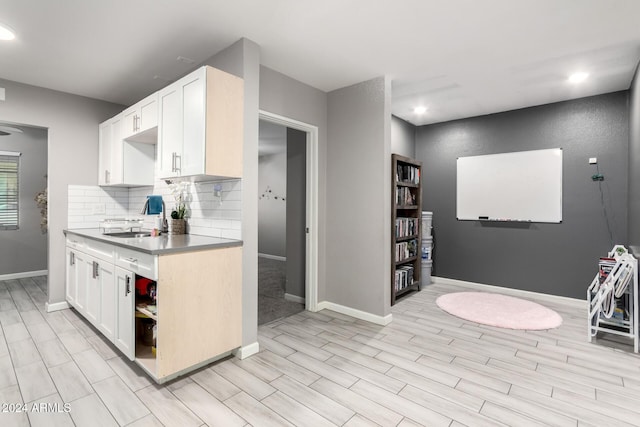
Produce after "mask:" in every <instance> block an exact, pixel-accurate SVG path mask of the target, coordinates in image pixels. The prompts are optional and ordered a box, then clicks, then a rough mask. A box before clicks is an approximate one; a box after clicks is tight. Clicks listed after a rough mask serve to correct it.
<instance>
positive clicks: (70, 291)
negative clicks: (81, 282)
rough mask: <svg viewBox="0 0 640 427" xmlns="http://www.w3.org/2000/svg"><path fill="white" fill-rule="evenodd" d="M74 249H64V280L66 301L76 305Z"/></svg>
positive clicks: (76, 285)
mask: <svg viewBox="0 0 640 427" xmlns="http://www.w3.org/2000/svg"><path fill="white" fill-rule="evenodd" d="M75 255H76V254H75V251H73V250H72V249H71V248H67V249H66V257H65V258H66V260H67V270H66V273H65V275H66V277H65V278H66V280H65V287H66V297H67V302H68V303H69V304H71V305H73V306H75V305H76V292H77V287H78V284H77V283H78V282H77V280H76V272H77V269H76V257H75Z"/></svg>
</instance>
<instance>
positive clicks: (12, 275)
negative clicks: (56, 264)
mask: <svg viewBox="0 0 640 427" xmlns="http://www.w3.org/2000/svg"><path fill="white" fill-rule="evenodd" d="M47 274H49V270H36V271H24V272H22V273H10V274H0V280H13V279H24V278H26V277H36V276H46V275H47Z"/></svg>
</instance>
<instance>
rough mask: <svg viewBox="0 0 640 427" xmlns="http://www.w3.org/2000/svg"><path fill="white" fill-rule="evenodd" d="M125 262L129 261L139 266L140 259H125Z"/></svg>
mask: <svg viewBox="0 0 640 427" xmlns="http://www.w3.org/2000/svg"><path fill="white" fill-rule="evenodd" d="M123 259H124V260H125V261H127V262H128V263H130V264H137V263H138V259H137V258H123Z"/></svg>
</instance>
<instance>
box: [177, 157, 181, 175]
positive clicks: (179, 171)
mask: <svg viewBox="0 0 640 427" xmlns="http://www.w3.org/2000/svg"><path fill="white" fill-rule="evenodd" d="M178 160H179V161H180V163H178ZM176 173H177V174H180V173H182V156H180V155H179V154H178V153H176Z"/></svg>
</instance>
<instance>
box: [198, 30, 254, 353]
mask: <svg viewBox="0 0 640 427" xmlns="http://www.w3.org/2000/svg"><path fill="white" fill-rule="evenodd" d="M202 65H210V66H212V67H216V68H218V69H220V70H223V71H226V72H228V73H231V74H234V75H236V76H239V77H242V78H243V79H244V143H243V147H242V150H243V161H242V168H243V172H242V241H243V244H242V345H243V346H248V345H252V344H254V343H256V342H257V341H258V97H259V95H258V94H259V85H260V47H259V46H258V45H257V44H256V43H254V42H252V41H251V40H248V39H245V38H243V39H240V40H238V41H237V42H235V43H234V44H232V45H231V46H229V47H227V48H226V49H224V50H223V51H221V52H219V53H217V54H216V55H214V56H212V57H211V58H209V59H208V60H207V61H205V62H204V63H203V64H202Z"/></svg>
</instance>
